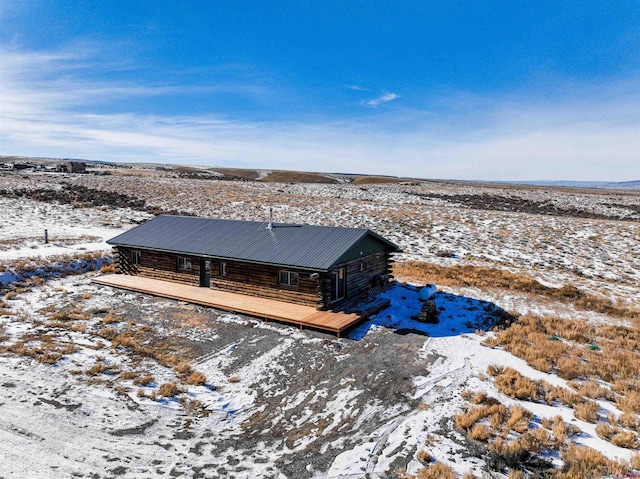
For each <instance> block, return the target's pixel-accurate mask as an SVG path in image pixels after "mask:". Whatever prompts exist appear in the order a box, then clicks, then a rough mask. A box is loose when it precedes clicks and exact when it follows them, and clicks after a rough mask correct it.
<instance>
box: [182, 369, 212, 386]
mask: <svg viewBox="0 0 640 479" xmlns="http://www.w3.org/2000/svg"><path fill="white" fill-rule="evenodd" d="M206 382H207V377H206V376H205V375H204V374H202V373H199V372H198V371H193V372H192V373H191V375H190V376H189V377H188V378H187V379H186V381H185V383H186V384H189V385H191V386H202V385H203V384H205V383H206Z"/></svg>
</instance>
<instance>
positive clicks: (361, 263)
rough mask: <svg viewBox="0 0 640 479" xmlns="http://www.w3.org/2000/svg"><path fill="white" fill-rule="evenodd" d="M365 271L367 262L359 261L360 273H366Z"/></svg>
mask: <svg viewBox="0 0 640 479" xmlns="http://www.w3.org/2000/svg"><path fill="white" fill-rule="evenodd" d="M366 270H367V262H366V261H361V262H360V271H366Z"/></svg>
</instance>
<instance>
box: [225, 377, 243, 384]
mask: <svg viewBox="0 0 640 479" xmlns="http://www.w3.org/2000/svg"><path fill="white" fill-rule="evenodd" d="M227 381H229V382H230V383H237V382H240V378H239V377H238V376H230V377H229V379H227Z"/></svg>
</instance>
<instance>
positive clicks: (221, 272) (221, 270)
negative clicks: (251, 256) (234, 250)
mask: <svg viewBox="0 0 640 479" xmlns="http://www.w3.org/2000/svg"><path fill="white" fill-rule="evenodd" d="M226 275H227V263H226V262H225V261H220V262H219V263H218V276H226Z"/></svg>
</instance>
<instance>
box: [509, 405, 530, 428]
mask: <svg viewBox="0 0 640 479" xmlns="http://www.w3.org/2000/svg"><path fill="white" fill-rule="evenodd" d="M532 417H533V414H532V413H531V411H529V410H527V409H525V408H523V407H522V406H520V405H519V404H515V405H513V406H511V407H510V408H509V418H508V419H507V423H506V425H505V426H506V428H507V431H515V432H518V433H521V434H522V433H524V432H526V431H528V430H529V422H530V421H531V418H532Z"/></svg>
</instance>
